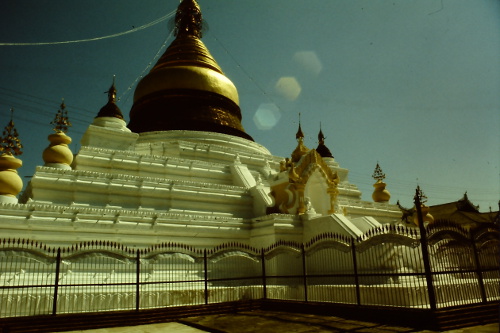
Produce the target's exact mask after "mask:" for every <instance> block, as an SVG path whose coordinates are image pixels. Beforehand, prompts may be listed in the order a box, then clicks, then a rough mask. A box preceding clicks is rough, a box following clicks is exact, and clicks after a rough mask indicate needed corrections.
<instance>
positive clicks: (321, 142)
mask: <svg viewBox="0 0 500 333" xmlns="http://www.w3.org/2000/svg"><path fill="white" fill-rule="evenodd" d="M316 151H317V152H318V153H319V155H320V156H321V157H323V158H325V157H327V158H333V155H332V152H331V151H330V149H328V147H327V146H326V145H325V136H324V135H323V131H322V130H321V123H319V133H318V147H317V148H316Z"/></svg>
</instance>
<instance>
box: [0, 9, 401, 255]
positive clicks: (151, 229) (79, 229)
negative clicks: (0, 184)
mask: <svg viewBox="0 0 500 333" xmlns="http://www.w3.org/2000/svg"><path fill="white" fill-rule="evenodd" d="M175 24H176V28H175V34H176V38H175V40H174V41H173V42H172V43H171V44H170V46H169V47H168V48H167V49H166V51H165V53H164V54H163V55H162V56H161V57H160V58H159V60H158V62H157V63H156V64H155V65H154V66H153V67H152V69H151V71H150V72H149V73H148V74H147V75H146V76H145V77H144V78H143V79H142V80H141V81H140V82H139V83H138V85H137V87H136V89H135V94H134V102H133V106H132V108H131V110H130V122H129V123H128V124H127V123H126V122H125V120H124V117H123V113H122V111H121V110H120V108H119V107H118V105H117V101H116V93H117V89H116V86H115V82H114V81H113V84H112V85H111V87H110V88H109V90H108V100H107V102H106V104H105V105H104V106H103V107H102V109H101V110H99V111H98V112H96V114H97V115H96V117H95V118H94V120H93V122H92V123H91V124H89V126H88V128H87V130H86V132H85V133H84V135H83V137H82V139H81V142H80V143H81V148H80V149H79V151H78V152H77V153H76V154H74V156H73V154H72V153H71V152H70V151H69V149H68V148H67V143H69V142H71V139H70V138H69V136H67V135H66V131H67V130H68V124H69V120H68V119H69V118H68V111H67V110H66V109H65V106H63V105H64V104H63V105H61V110H59V112H58V114H57V116H56V120H55V121H54V122H53V123H54V124H56V128H55V129H54V130H55V132H56V133H55V134H51V135H49V141H50V142H51V143H50V145H49V147H48V148H47V149H46V152H45V153H43V156H44V161H45V164H44V165H43V166H38V167H37V168H36V171H35V173H34V175H33V177H32V178H31V180H30V182H29V184H28V185H27V187H26V189H25V191H24V192H23V193H22V194H21V195H19V202H14V200H12V199H9V200H4V201H1V202H0V231H1V233H2V235H4V237H10V238H16V239H17V238H25V239H31V240H36V241H39V242H42V243H45V244H49V245H51V246H63V245H71V244H75V243H79V242H83V241H101V240H105V241H113V242H117V243H121V244H124V245H127V246H129V247H137V248H143V247H147V246H150V245H153V244H158V243H164V242H169V241H175V242H179V243H184V244H188V245H192V246H196V247H206V246H215V245H218V244H221V243H225V242H229V241H231V242H234V241H236V242H240V243H244V244H249V245H252V246H258V247H263V246H267V245H269V244H271V243H273V242H276V241H278V240H294V241H301V242H302V241H308V240H309V239H310V238H311V237H313V236H315V235H317V234H320V233H322V232H336V233H340V234H344V235H348V236H359V235H361V234H363V233H364V232H366V231H367V230H370V229H372V228H376V227H380V226H381V225H382V224H385V223H397V222H399V219H400V215H401V213H400V211H399V209H398V207H397V206H396V205H393V204H391V203H389V202H388V199H387V200H382V201H380V200H375V201H373V202H371V201H370V202H368V201H363V200H361V192H360V191H359V190H358V188H357V186H356V185H354V184H351V183H350V182H349V180H348V173H349V171H348V170H347V169H345V168H341V167H340V165H339V163H338V162H337V161H336V160H335V159H334V157H333V154H332V153H331V151H330V150H329V148H327V147H326V145H325V136H324V134H323V130H322V129H320V133H319V135H318V141H319V142H318V147H317V148H316V149H309V148H307V147H306V145H305V143H304V133H303V131H302V128H301V127H300V124H299V129H298V132H297V135H296V139H297V147H296V149H295V150H294V151H293V152H291V154H290V157H285V158H284V157H280V156H274V155H272V154H271V152H270V151H269V150H267V149H266V148H265V147H263V146H262V145H260V144H258V143H257V142H255V141H254V140H253V139H252V137H251V136H250V135H249V134H247V133H246V132H245V130H244V128H243V126H242V124H241V119H242V111H241V110H240V106H239V97H238V91H237V89H236V86H235V85H234V84H233V82H231V80H230V79H229V78H228V77H226V76H225V75H224V72H223V71H222V69H221V66H219V64H218V63H217V62H216V61H215V59H214V58H213V56H212V55H211V54H210V52H209V50H208V48H207V47H206V46H205V44H204V43H203V42H202V41H201V38H202V15H201V9H200V7H199V5H198V4H197V2H196V1H195V0H183V1H182V2H181V3H180V5H179V7H178V9H177V14H176V17H175ZM69 113H70V112H69ZM243 113H244V112H243ZM328 130H331V129H328V128H327V129H326V131H328ZM16 195H17V194H14V193H12V194H11V197H12V196H16ZM15 201H17V200H15Z"/></svg>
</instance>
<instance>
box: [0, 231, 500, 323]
mask: <svg viewBox="0 0 500 333" xmlns="http://www.w3.org/2000/svg"><path fill="white" fill-rule="evenodd" d="M424 232H425V242H422V239H421V237H420V235H421V233H420V232H419V231H418V230H416V229H414V228H413V229H412V228H407V227H403V226H394V225H387V226H384V227H382V228H380V229H375V230H371V231H370V232H368V233H366V234H365V235H363V236H362V237H359V238H358V239H353V238H350V237H346V236H342V235H338V234H332V233H324V234H320V235H318V236H316V237H315V238H314V239H312V240H310V241H309V242H307V243H304V244H301V243H296V242H286V241H281V242H277V243H276V244H273V245H272V246H269V247H267V248H264V249H257V248H253V247H251V246H248V245H244V244H238V243H232V244H224V245H221V246H218V247H215V248H212V249H198V248H194V247H191V246H187V245H183V244H173V243H170V244H159V245H155V246H152V247H150V248H148V249H142V250H137V249H131V248H128V247H126V246H123V245H120V244H116V243H111V242H87V243H82V244H79V245H76V246H73V247H71V248H58V249H54V248H47V247H46V246H45V245H43V244H40V243H37V242H33V241H26V240H11V239H3V240H0V269H1V270H0V317H3V318H5V317H17V316H33V315H50V314H52V315H55V314H62V313H81V312H98V311H116V310H132V311H138V310H141V309H151V308H161V307H169V306H183V305H198V304H210V303H220V302H229V301H237V300H248V299H262V298H268V299H281V300H297V301H311V302H330V303H345V304H357V305H377V306H393V307H407V308H426V309H427V308H430V309H435V308H445V307H450V306H457V305H462V304H476V303H486V302H490V301H496V300H500V291H499V288H498V285H499V283H500V266H499V265H500V264H499V260H498V253H499V250H500V233H499V231H498V230H497V229H496V228H495V226H494V225H485V226H484V227H482V228H480V229H477V230H475V231H474V232H470V231H467V230H464V229H462V228H460V227H459V226H457V225H454V224H452V223H448V222H443V221H441V222H439V221H438V222H436V223H434V224H432V225H431V226H429V227H427V228H426V229H425V231H424ZM423 249H426V251H423ZM426 262H427V264H426Z"/></svg>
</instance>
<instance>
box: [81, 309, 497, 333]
mask: <svg viewBox="0 0 500 333" xmlns="http://www.w3.org/2000/svg"><path fill="white" fill-rule="evenodd" d="M193 326H194V327H193ZM195 327H197V328H195ZM72 332H95V333H108V332H109V333H118V332H120V333H121V332H124V333H142V332H144V333H146V332H147V333H156V332H175V333H197V332H198V333H199V332H216V333H222V332H224V333H253V332H259V333H326V332H356V333H396V332H402V333H406V332H421V333H424V332H425V333H433V332H436V331H428V330H418V329H414V328H410V327H399V326H393V325H382V324H377V323H369V322H363V321H356V320H347V319H343V318H339V317H331V316H319V315H309V314H297V313H288V312H274V311H273V312H267V311H261V310H258V311H249V312H239V313H235V314H220V315H209V316H199V317H190V318H184V319H182V320H180V321H179V322H170V323H160V324H151V325H141V326H130V327H114V328H103V329H96V330H87V331H72ZM445 332H448V333H498V332H499V325H498V323H496V324H488V325H481V326H474V327H468V328H462V329H456V330H450V331H445Z"/></svg>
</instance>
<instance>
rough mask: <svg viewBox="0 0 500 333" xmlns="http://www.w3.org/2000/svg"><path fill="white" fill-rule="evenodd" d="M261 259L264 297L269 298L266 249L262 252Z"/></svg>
mask: <svg viewBox="0 0 500 333" xmlns="http://www.w3.org/2000/svg"><path fill="white" fill-rule="evenodd" d="M260 261H261V266H262V294H263V298H264V299H266V298H267V281H266V256H265V255H264V249H261V252H260Z"/></svg>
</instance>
